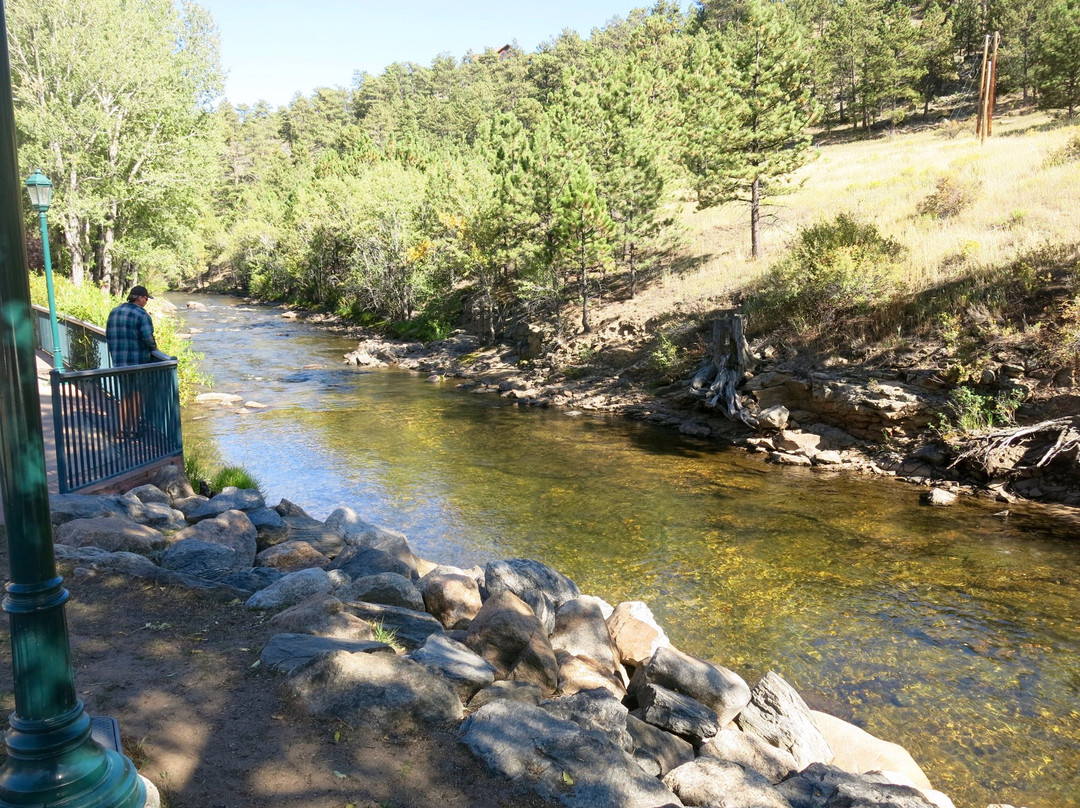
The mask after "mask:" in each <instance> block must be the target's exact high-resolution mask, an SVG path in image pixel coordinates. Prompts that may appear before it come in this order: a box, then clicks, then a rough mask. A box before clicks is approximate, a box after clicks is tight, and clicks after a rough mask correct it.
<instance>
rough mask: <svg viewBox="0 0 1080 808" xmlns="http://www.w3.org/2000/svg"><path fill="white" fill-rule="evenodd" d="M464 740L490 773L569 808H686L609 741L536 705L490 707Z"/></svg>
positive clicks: (475, 718) (465, 728) (470, 722)
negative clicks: (525, 786) (677, 807)
mask: <svg viewBox="0 0 1080 808" xmlns="http://www.w3.org/2000/svg"><path fill="white" fill-rule="evenodd" d="M461 739H462V741H463V742H464V743H465V745H466V746H467V747H468V748H469V750H470V751H471V752H472V753H473V754H474V755H475V756H476V757H477V758H479V759H480V760H482V761H484V763H485V764H487V766H488V768H490V769H491V770H492V771H494V772H496V773H498V774H500V775H502V776H503V777H506V778H509V779H510V780H517V781H522V782H526V783H529V784H531V785H532V787H533V788H534V789H535V790H536V792H537V793H538V794H539V795H540V796H541V797H543V798H544V799H548V800H554V801H558V802H559V803H561V804H562V805H565V806H567V808H660V807H661V806H681V805H682V803H681V802H679V800H678V798H677V797H676V796H675V795H674V794H672V793H671V791H669V790H668V789H667V788H666V787H664V786H663V785H662V784H661V783H660V782H659V781H658V780H657V779H656V778H655V777H650V776H649V775H648V774H647V773H645V772H644V771H643V770H642V769H641V767H640V766H638V764H637V763H636V762H635V761H634V758H633V757H632V756H631V755H629V754H628V753H627V752H625V751H624V750H623V749H620V748H619V747H618V746H616V745H615V744H613V743H611V741H609V740H608V739H607V737H605V736H604V735H602V734H600V733H597V732H591V731H588V730H583V729H582V728H581V726H580V725H579V724H576V723H574V722H573V721H567V720H564V719H561V718H557V717H555V716H553V715H551V714H550V713H548V712H547V711H546V710H544V709H543V708H542V707H538V706H535V705H532V704H525V703H521V702H514V701H510V700H505V699H504V700H499V701H494V702H491V703H490V704H486V705H485V706H483V707H481V708H480V709H479V710H477V711H476V712H475V713H473V714H472V715H471V716H470V717H469V718H468V719H467V720H466V721H465V723H464V724H462V730H461Z"/></svg>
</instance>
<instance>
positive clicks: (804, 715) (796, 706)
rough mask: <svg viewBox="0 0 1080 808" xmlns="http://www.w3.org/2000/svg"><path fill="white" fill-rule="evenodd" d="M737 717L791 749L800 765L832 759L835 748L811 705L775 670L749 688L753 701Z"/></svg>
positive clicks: (748, 727) (742, 726)
mask: <svg viewBox="0 0 1080 808" xmlns="http://www.w3.org/2000/svg"><path fill="white" fill-rule="evenodd" d="M735 721H736V723H737V724H738V725H739V728H740V729H742V730H743V731H744V732H752V733H754V734H755V735H758V736H760V737H761V738H763V739H764V740H765V741H767V742H768V743H770V744H772V745H773V746H777V747H779V748H781V749H786V750H787V751H789V752H791V754H792V756H794V758H795V763H796V765H797V766H798V767H799V768H800V769H801V768H804V767H806V766H809V765H810V764H811V763H831V762H832V759H833V751H832V749H831V748H830V747H829V744H828V742H827V741H826V740H825V737H824V736H823V735H822V734H821V731H820V730H819V729H818V728H817V726H816V725H815V724H814V719H813V716H812V715H811V714H810V708H809V707H807V706H806V702H804V701H803V700H802V697H801V696H800V695H799V694H798V693H797V692H795V688H793V687H792V686H791V685H789V684H788V683H787V682H785V681H784V679H783V678H782V677H781V676H780V675H779V674H777V673H775V672H774V671H769V672H768V673H767V674H765V676H763V677H762V679H761V681H760V682H758V683H757V684H756V685H755V686H754V688H753V690H751V691H750V704H749V705H748V706H747V707H746V709H745V710H743V711H742V712H741V713H740V714H739V715H738V717H737V718H736V719H735Z"/></svg>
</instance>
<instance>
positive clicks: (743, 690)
mask: <svg viewBox="0 0 1080 808" xmlns="http://www.w3.org/2000/svg"><path fill="white" fill-rule="evenodd" d="M645 684H658V685H663V686H664V687H666V688H668V689H669V690H674V691H676V692H678V693H682V694H683V695H684V696H689V697H690V698H692V699H694V700H695V701H698V702H700V703H701V704H704V705H705V706H706V707H708V708H709V709H710V710H712V711H713V712H714V713H716V718H717V720H718V721H719V723H720V726H721V727H723V726H726V725H727V724H728V723H729V722H730V721H731V720H732V719H734V718H735V716H736V715H738V714H739V713H740V712H742V710H743V708H745V707H746V705H747V704H749V703H750V686H749V685H747V684H746V682H745V681H743V678H742V677H741V676H739V675H738V674H737V673H735V672H734V671H730V670H728V669H727V668H724V667H722V666H720V665H716V664H714V663H712V662H706V661H705V660H704V659H698V658H697V657H693V656H690V655H689V654H684V653H683V652H682V651H679V650H677V649H675V648H672V647H671V646H662V647H660V648H657V649H656V651H655V652H654V653H653V655H652V657H651V658H650V659H649V661H648V662H646V663H645V664H644V665H641V666H639V667H638V668H637V670H636V671H634V678H633V679H632V680H631V682H630V691H631V692H634V693H636V692H637V691H638V689H639V688H640V687H641V686H642V685H645Z"/></svg>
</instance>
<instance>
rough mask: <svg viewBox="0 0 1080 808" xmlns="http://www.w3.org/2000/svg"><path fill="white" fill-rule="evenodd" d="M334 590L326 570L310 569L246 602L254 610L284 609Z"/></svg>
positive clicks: (257, 593) (296, 573)
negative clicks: (318, 594) (315, 595)
mask: <svg viewBox="0 0 1080 808" xmlns="http://www.w3.org/2000/svg"><path fill="white" fill-rule="evenodd" d="M332 588H333V584H331V582H330V576H329V575H327V574H326V570H320V569H310V570H300V571H299V572H290V573H289V574H288V575H285V576H284V577H282V578H281V579H280V580H278V581H277V582H275V583H273V584H271V585H270V586H268V587H266V588H265V589H260V590H259V591H258V592H256V593H255V594H254V595H252V596H251V597H250V598H248V600H247V602H246V604H245V605H246V606H248V607H249V608H252V609H277V610H280V609H284V608H286V607H288V606H293V605H295V604H297V603H299V602H300V601H302V600H304V599H305V598H309V597H311V596H312V595H314V594H317V593H323V594H329V592H330V590H331V589H332Z"/></svg>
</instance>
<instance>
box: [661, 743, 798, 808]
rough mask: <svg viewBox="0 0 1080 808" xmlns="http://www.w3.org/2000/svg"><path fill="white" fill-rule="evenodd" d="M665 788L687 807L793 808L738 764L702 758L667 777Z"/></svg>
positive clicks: (668, 774)
mask: <svg viewBox="0 0 1080 808" xmlns="http://www.w3.org/2000/svg"><path fill="white" fill-rule="evenodd" d="M664 785H665V786H667V787H668V788H670V789H671V790H672V791H674V792H675V793H676V794H677V795H678V796H679V799H681V800H682V801H683V804H684V805H731V806H753V808H791V806H790V805H788V801H787V800H786V799H785V798H784V796H783V795H782V794H781V793H780V792H779V791H777V790H776V788H774V787H773V784H772V783H770V782H769V781H768V780H766V779H765V778H764V777H762V776H761V775H760V774H758V773H757V772H755V771H753V770H748V769H744V768H743V767H742V766H740V765H739V764H738V763H732V762H730V761H726V760H720V759H719V758H714V757H711V756H709V755H702V756H701V757H699V758H696V759H694V760H692V761H690V762H689V763H684V764H682V765H681V766H679V767H677V768H675V769H672V770H671V771H669V772H668V773H667V774H666V775H664Z"/></svg>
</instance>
